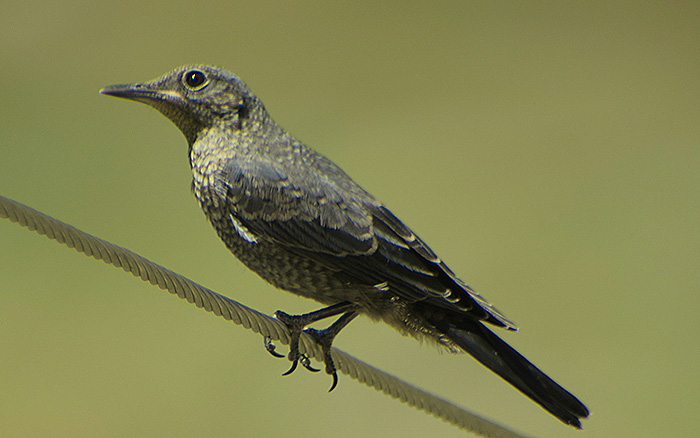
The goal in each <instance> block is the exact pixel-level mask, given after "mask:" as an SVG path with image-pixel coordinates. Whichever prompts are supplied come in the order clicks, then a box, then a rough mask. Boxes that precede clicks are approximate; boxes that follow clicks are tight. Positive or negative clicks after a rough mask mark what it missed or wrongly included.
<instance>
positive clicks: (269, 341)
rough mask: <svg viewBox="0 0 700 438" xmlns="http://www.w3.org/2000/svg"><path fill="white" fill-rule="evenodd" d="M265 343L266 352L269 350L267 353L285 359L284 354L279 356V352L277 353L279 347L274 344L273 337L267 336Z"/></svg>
mask: <svg viewBox="0 0 700 438" xmlns="http://www.w3.org/2000/svg"><path fill="white" fill-rule="evenodd" d="M263 342H264V343H265V350H267V352H268V353H270V354H271V355H272V356H274V357H279V358H282V357H284V354H279V353H278V352H276V351H275V349H276V348H277V346H276V345H275V344H273V343H272V338H271V337H269V336H265V340H264V341H263Z"/></svg>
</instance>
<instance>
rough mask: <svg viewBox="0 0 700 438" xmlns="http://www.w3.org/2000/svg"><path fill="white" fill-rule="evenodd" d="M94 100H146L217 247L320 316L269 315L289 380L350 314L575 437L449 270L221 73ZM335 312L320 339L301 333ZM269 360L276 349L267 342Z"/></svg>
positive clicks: (491, 315)
mask: <svg viewBox="0 0 700 438" xmlns="http://www.w3.org/2000/svg"><path fill="white" fill-rule="evenodd" d="M101 93H102V94H106V95H110V96H116V97H122V98H126V99H131V100H135V101H138V102H142V103H146V104H148V105H151V106H152V107H154V108H156V109H157V110H158V111H160V112H161V113H163V114H164V115H165V116H166V117H167V118H169V119H170V120H171V121H172V122H173V123H174V124H175V125H176V126H177V127H178V128H179V129H180V130H181V131H182V133H183V134H184V135H185V137H186V138H187V142H188V144H189V158H190V166H191V167H192V173H193V183H192V187H193V191H194V194H195V196H196V197H197V199H198V201H199V204H200V206H201V207H202V210H204V213H205V215H206V216H207V218H208V219H209V221H210V222H211V224H212V225H213V226H214V229H215V230H216V232H217V233H218V235H219V237H220V238H221V240H223V241H224V243H225V244H226V246H227V247H228V248H229V250H231V252H233V254H234V255H235V256H236V257H238V258H239V259H240V260H241V261H242V262H243V263H244V264H245V265H246V266H247V267H248V268H250V269H251V270H253V271H254V272H256V273H257V274H258V275H259V276H260V277H262V278H263V279H265V280H266V281H268V282H269V283H271V284H272V285H274V286H276V287H278V288H280V289H283V290H286V291H289V292H292V293H295V294H298V295H301V296H304V297H307V298H311V299H313V300H316V301H318V302H320V303H322V304H324V305H326V306H328V307H325V308H323V309H321V310H319V311H316V312H312V313H308V314H305V315H288V314H286V313H284V312H281V311H278V312H276V314H275V316H276V317H277V318H278V319H279V320H280V321H282V322H283V323H284V324H285V325H286V326H287V327H288V328H289V331H290V337H291V343H290V352H289V355H288V357H289V360H290V361H292V367H291V369H290V370H289V371H288V372H287V373H285V374H288V373H290V372H292V371H293V370H294V369H295V368H296V366H297V364H298V363H301V364H302V365H303V366H305V367H306V368H308V369H311V370H313V368H311V366H310V364H309V359H308V358H307V357H305V356H304V355H302V354H300V352H299V349H298V343H299V336H300V334H301V332H302V331H304V330H305V331H307V332H308V333H310V334H311V335H312V336H314V338H315V339H316V340H317V341H318V343H319V344H320V345H321V347H322V350H323V352H324V358H325V359H324V362H325V368H326V372H327V373H328V374H331V375H332V376H333V378H334V381H333V386H332V387H331V389H333V387H335V384H336V383H337V374H336V370H335V366H334V364H333V359H332V357H331V353H330V348H331V344H332V342H333V339H334V337H335V336H336V335H337V334H338V332H339V331H340V330H341V329H342V328H343V327H345V326H346V325H347V324H348V323H349V322H350V321H351V320H352V319H353V318H355V317H356V316H357V315H358V314H360V313H362V314H366V315H368V316H370V317H371V318H373V319H378V320H382V321H384V322H386V323H388V324H389V325H391V326H393V327H395V328H396V329H398V330H399V331H400V332H401V333H404V334H409V335H412V336H414V337H417V338H427V339H432V340H434V341H435V342H437V343H438V344H441V345H443V346H445V347H446V348H447V349H449V350H450V351H453V352H459V351H465V352H467V353H469V354H471V355H472V356H473V357H474V358H476V359H477V360H478V361H479V362H481V363H482V364H484V365H485V366H487V367H488V368H490V369H491V370H492V371H494V372H495V373H497V374H498V375H500V376H501V377H502V378H504V379H505V380H507V381H508V382H509V383H510V384H512V385H513V386H515V387H516V388H517V389H519V390H520V391H521V392H522V393H524V394H525V395H527V396H528V397H530V398H531V399H532V400H534V401H535V402H537V403H538V404H540V405H541V406H542V407H543V408H544V409H546V410H547V411H549V412H550V413H552V414H553V415H555V416H556V417H557V418H559V419H560V420H561V421H563V422H564V423H566V424H569V425H572V426H574V427H577V428H580V427H581V422H580V419H581V418H585V417H587V416H588V409H587V408H586V406H584V405H583V403H581V402H580V401H579V400H578V399H577V398H576V397H574V396H573V395H572V394H571V393H569V392H568V391H566V390H565V389H564V388H562V387H561V386H559V385H558V384H557V383H556V382H554V381H553V380H552V379H550V378H549V377H548V376H547V375H545V374H544V373H543V372H542V371H540V370H539V369H537V368H536V367H535V366H534V365H533V364H531V363H530V362H529V361H528V360H527V359H525V358H524V357H523V356H521V355H520V354H519V353H518V352H517V351H515V350H514V349H513V348H512V347H510V346H509V345H508V344H506V343H505V342H504V341H503V340H501V339H500V338H499V337H497V336H496V335H495V334H494V333H493V332H491V330H489V329H488V328H487V327H486V325H485V324H489V325H492V326H495V327H502V328H505V329H508V330H515V329H516V328H515V325H514V324H513V323H512V322H511V321H510V320H508V319H507V318H506V317H505V316H504V315H503V314H502V313H501V312H499V311H498V310H496V309H495V308H494V307H493V306H492V305H491V304H489V303H488V302H487V301H486V300H485V299H484V298H483V297H481V296H480V295H479V294H477V293H476V292H475V291H474V290H473V289H472V288H470V287H469V286H468V285H467V284H466V283H464V282H463V281H462V280H461V279H460V278H459V277H457V276H456V275H455V273H454V272H452V270H451V269H450V268H449V267H447V265H446V264H445V263H444V262H443V261H442V260H441V259H440V258H439V257H438V256H437V255H436V254H435V253H434V252H433V251H432V250H431V249H430V247H428V245H426V244H425V242H423V241H422V240H421V239H420V238H419V237H418V236H417V235H416V234H415V233H414V232H413V231H411V230H410V229H409V228H408V227H407V226H406V225H404V223H403V222H401V220H399V219H398V218H397V217H396V216H395V215H394V214H393V213H392V212H391V211H390V210H389V209H388V208H387V207H385V206H384V205H383V204H382V203H381V202H379V201H377V200H376V199H375V198H374V197H373V196H372V195H371V194H369V193H368V192H367V191H365V190H364V189H363V188H362V187H360V186H359V185H358V184H357V183H355V181H353V180H352V179H351V178H350V177H349V176H348V175H347V174H346V173H345V172H343V170H342V169H340V167H338V166H337V165H336V164H334V163H333V162H331V161H330V160H329V159H328V158H326V157H324V156H323V155H321V154H319V153H318V152H316V151H314V150H313V149H311V148H310V147H308V146H307V145H305V144H304V143H302V142H301V141H299V140H297V139H296V138H294V137H293V136H292V135H290V134H289V133H288V132H287V131H285V130H284V129H283V128H282V127H280V126H279V125H278V124H276V123H275V122H274V120H272V118H271V117H270V115H269V114H268V112H267V110H266V109H265V106H264V105H263V103H262V102H261V101H260V99H258V97H257V96H255V95H254V94H253V93H252V92H251V91H250V89H249V88H248V86H247V85H246V84H245V83H243V81H241V80H240V79H239V78H238V77H237V76H235V75H233V74H232V73H229V72H228V71H225V70H222V69H218V68H214V67H209V66H203V65H197V66H185V67H180V68H177V69H175V70H173V71H171V72H169V73H167V74H165V75H164V76H162V77H160V78H158V79H155V80H153V81H150V82H146V83H142V84H133V85H113V86H109V87H107V88H105V89H103V90H102V91H101ZM336 315H341V316H340V317H339V318H338V320H337V321H336V322H334V323H333V324H332V325H331V326H330V327H328V328H327V329H325V330H314V329H310V328H306V326H307V325H309V324H311V323H313V322H315V321H318V320H320V319H324V318H328V317H331V316H336ZM266 347H267V348H268V350H269V351H270V352H271V353H272V354H274V355H278V354H277V353H276V352H275V351H274V348H275V347H274V345H272V343H271V342H269V340H266Z"/></svg>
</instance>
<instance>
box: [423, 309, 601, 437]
mask: <svg viewBox="0 0 700 438" xmlns="http://www.w3.org/2000/svg"><path fill="white" fill-rule="evenodd" d="M445 316H446V315H444V314H442V315H436V314H434V313H433V312H426V314H425V315H424V317H425V318H426V319H427V321H428V322H429V323H430V324H431V325H433V326H434V327H435V328H436V329H438V330H439V331H440V332H441V333H443V334H444V335H445V336H446V337H447V338H449V339H450V340H451V341H452V342H454V343H455V344H457V345H458V346H459V347H460V348H461V349H463V350H464V351H465V352H467V353H469V354H470V355H472V356H473V357H474V358H475V359H476V360H478V361H479V362H481V363H482V364H483V365H485V366H486V367H487V368H489V369H490V370H491V371H493V372H495V373H496V374H498V375H499V376H501V377H502V378H503V379H505V380H506V381H508V382H509V383H510V384H511V385H513V386H514V387H516V388H517V389H518V390H520V391H521V392H522V393H523V394H525V395H527V396H528V397H530V398H531V399H532V400H533V401H535V402H536V403H538V404H539V405H540V406H542V407H543V408H544V409H546V410H547V411H549V412H550V413H551V414H552V415H554V416H555V417H557V418H559V419H560V420H561V421H562V422H564V423H566V424H569V425H571V426H574V427H576V428H578V429H580V428H581V421H580V419H581V418H585V417H587V416H588V414H589V412H588V408H586V406H585V405H584V404H583V403H581V401H579V400H578V399H577V398H576V397H575V396H574V395H573V394H571V393H570V392H568V391H567V390H566V389H564V388H562V387H561V386H560V385H559V384H558V383H556V382H555V381H554V380H552V379H551V378H550V377H549V376H547V375H546V374H545V373H543V372H542V371H540V370H539V369H538V368H537V367H536V366H535V365H533V364H532V363H530V361H528V360H527V359H525V358H524V357H523V356H522V355H521V354H520V353H518V352H517V351H515V349H514V348H513V347H511V346H510V345H508V344H506V343H505V342H504V341H503V340H502V339H501V338H499V337H498V336H496V335H495V334H493V332H491V331H490V330H489V329H488V328H486V327H485V326H484V325H483V324H482V323H481V322H479V321H477V320H474V319H471V318H464V317H462V318H459V320H458V321H455V320H456V319H457V318H449V317H448V318H446V317H445Z"/></svg>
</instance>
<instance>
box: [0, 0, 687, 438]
mask: <svg viewBox="0 0 700 438" xmlns="http://www.w3.org/2000/svg"><path fill="white" fill-rule="evenodd" d="M5 6H6V7H4V8H3V13H2V15H1V16H0V60H1V62H0V78H1V79H2V82H1V83H2V86H1V87H0V99H1V100H0V102H2V105H0V151H1V157H2V159H1V162H0V169H1V172H0V194H2V195H5V196H8V197H11V198H14V199H17V200H19V201H21V202H24V203H27V204H28V205H30V206H32V207H34V208H37V209H39V210H41V211H44V212H46V213H48V214H50V215H52V216H55V217H57V218H59V219H61V220H64V221H66V222H68V223H70V224H72V225H74V226H77V227H78V228H81V229H83V230H85V231H87V232H90V233H92V234H94V235H97V236H99V237H101V238H104V239H107V240H110V241H112V242H115V243H117V244H119V245H121V246H125V247H127V248H130V249H132V250H134V251H136V252H138V253H140V254H141V255H143V256H145V257H148V258H150V259H151V260H154V261H156V262H158V263H160V264H162V265H164V266H167V267H169V268H170V269H173V270H175V271H176V272H179V273H181V274H184V275H186V276H188V277H190V278H192V279H193V280H195V281H198V282H201V283H202V284H204V285H206V286H208V287H211V288H212V289H214V290H216V291H218V292H220V293H223V294H225V295H228V296H230V297H232V298H234V299H236V300H239V301H241V302H243V303H246V304H248V305H250V306H252V307H255V308H257V309H260V310H262V311H264V312H267V313H272V312H274V311H275V310H277V309H285V310H286V311H288V312H304V311H310V310H313V309H315V308H317V307H318V306H317V305H316V304H315V303H313V302H311V301H306V300H303V299H301V298H297V297H294V296H292V295H290V294H286V293H283V292H280V291H276V290H274V289H273V288H272V287H271V286H268V285H267V284H265V283H264V282H263V281H262V280H260V279H258V278H257V277H256V276H255V275H254V274H252V273H250V272H248V271H246V270H245V268H243V267H242V265H240V264H239V263H238V262H237V261H236V260H235V259H234V258H233V256H231V255H230V254H229V253H228V252H227V250H226V249H225V248H224V246H223V245H222V244H221V243H220V242H219V240H218V238H217V237H216V235H215V233H214V232H213V231H212V230H211V229H210V226H209V225H208V223H207V222H206V221H205V219H204V216H203V214H202V213H201V211H200V210H199V208H198V206H197V204H196V202H195V200H194V197H193V196H192V195H191V193H190V188H189V184H190V170H189V167H188V162H187V155H186V143H185V140H184V138H183V137H182V135H181V134H180V133H179V131H178V130H177V129H176V128H175V127H174V126H173V125H172V124H171V123H170V122H169V121H168V120H166V119H165V118H164V117H163V116H161V115H160V114H158V113H157V112H155V111H154V110H152V109H150V108H148V107H146V106H145V105H137V104H135V103H132V102H127V101H118V100H115V99H110V98H107V97H104V96H100V95H99V94H98V91H99V89H100V88H101V87H103V86H105V85H108V84H113V83H123V82H139V81H145V80H148V79H151V78H154V77H156V76H159V75H161V74H162V73H165V72H166V71H168V70H170V69H172V68H174V67H176V66H178V65H181V64H187V63H195V62H197V63H199V62H201V63H208V64H216V65H219V66H222V67H225V68H227V69H229V70H231V71H233V72H235V73H237V74H238V75H240V76H241V77H242V78H243V79H244V80H245V81H247V82H248V84H249V85H250V86H251V88H252V89H253V90H254V91H255V92H256V93H257V94H258V95H259V96H260V97H261V98H262V99H263V101H264V102H265V103H266V105H267V107H268V109H269V110H270V112H271V113H272V115H273V117H274V118H275V119H276V120H277V121H278V122H279V123H280V124H282V125H283V126H285V127H286V128H287V129H289V130H290V131H291V132H292V133H293V134H294V135H296V136H297V137H299V138H300V139H302V140H304V141H306V142H307V143H309V144H310V145H312V146H313V147H314V148H316V149H317V150H320V151H321V152H323V153H324V154H326V155H327V156H329V157H330V158H331V159H333V160H334V161H336V162H337V163H339V164H340V165H341V166H342V167H343V168H344V169H345V170H346V171H347V172H348V173H349V174H351V175H353V177H354V178H355V179H356V180H357V181H358V182H359V183H360V184H362V185H363V186H365V187H366V188H367V189H368V190H370V191H371V192H372V193H374V194H375V195H376V196H377V197H378V198H379V199H381V200H383V201H385V202H386V203H387V204H388V205H389V206H390V207H391V208H392V209H393V210H394V211H395V212H396V213H397V215H399V216H400V217H401V218H402V219H404V220H405V221H406V222H407V223H408V224H409V225H410V226H411V227H412V228H413V229H415V230H416V231H417V232H418V233H419V234H420V235H421V236H422V237H423V238H424V239H425V240H426V241H427V242H428V243H429V244H430V245H431V246H432V247H433V248H434V249H435V250H436V252H438V253H439V254H440V256H441V257H442V258H444V259H445V260H447V262H448V263H449V264H450V265H451V267H452V268H453V269H454V270H455V271H456V272H457V273H458V274H460V275H461V276H462V277H463V278H464V279H465V280H466V281H467V282H468V283H469V284H471V285H472V286H474V287H475V288H476V289H477V290H478V291H481V292H483V294H484V295H485V296H486V297H487V298H488V299H489V300H490V301H492V302H493V303H494V304H495V305H496V306H497V307H499V308H500V309H501V310H503V311H504V312H505V314H506V315H508V316H509V317H511V318H512V319H514V320H515V321H516V322H518V324H519V325H520V328H521V331H520V333H519V334H508V333H501V334H502V335H503V336H504V337H505V339H506V340H507V341H508V342H510V343H512V345H514V346H515V347H516V348H518V349H519V350H520V351H521V352H523V354H525V355H526V356H527V357H528V358H530V359H531V360H532V361H533V362H535V363H536V364H537V365H539V366H541V367H542V368H543V369H544V370H545V371H546V372H547V373H549V374H550V375H551V376H552V377H554V378H555V379H556V380H558V381H559V382H561V383H562V384H563V385H564V386H566V387H567V388H569V389H570V390H571V391H572V392H574V393H575V394H576V395H578V396H579V397H580V398H581V399H582V400H583V401H584V402H586V403H587V404H588V406H589V407H590V408H591V411H592V417H591V418H590V419H589V420H588V421H586V422H585V424H584V431H583V432H576V431H574V430H573V429H569V428H567V427H565V426H564V425H562V424H560V423H559V422H558V421H557V420H555V419H554V418H553V417H551V416H549V415H548V414H547V413H545V412H544V411H543V410H542V409H540V408H539V407H538V406H536V405H535V404H534V403H532V402H531V401H529V400H528V399H527V398H525V397H524V396H522V395H521V394H519V393H518V392H517V391H515V390H514V389H512V388H511V387H510V386H509V385H508V384H506V383H505V382H503V381H501V380H500V379H499V378H498V377H496V376H495V375H493V374H491V373H490V372H488V371H487V370H486V369H485V368H483V367H482V366H480V365H479V364H477V363H476V362H475V361H473V360H471V358H469V357H467V356H453V355H449V354H440V353H439V352H437V351H436V349H435V348H432V347H430V346H426V345H420V344H419V343H417V342H415V341H413V340H411V339H405V338H402V337H401V336H400V335H398V334H397V333H396V332H394V331H393V330H391V329H389V328H387V327H385V326H383V325H380V324H374V323H372V322H370V321H368V320H366V319H362V320H358V321H357V322H355V323H353V324H352V325H351V326H350V328H348V329H347V331H345V332H343V334H342V335H341V336H340V337H339V338H338V340H337V343H336V345H337V346H338V347H340V348H342V349H344V350H346V351H348V352H350V353H352V354H354V355H356V356H358V357H360V358H362V359H364V360H366V361H368V362H370V363H372V364H374V365H376V366H379V367H380V368H382V369H384V370H386V371H388V372H390V373H393V374H396V375H398V376H400V377H402V378H404V379H406V380H408V381H409V382H412V383H414V384H416V385H418V386H420V387H422V388H425V389H427V390H429V391H431V392H433V393H436V394H438V395H440V396H442V397H445V398H447V399H449V400H452V401H454V402H456V403H458V404H460V405H462V406H464V407H466V408H468V409H471V410H474V411H476V412H478V413H480V414H482V415H484V416H487V417H489V418H492V419H494V420H496V421H499V422H501V423H503V424H505V425H508V426H510V427H513V428H515V429H517V430H520V431H522V432H525V433H529V434H531V435H533V436H538V437H564V436H586V437H659V436H697V434H698V433H700V427H699V424H700V420H699V419H698V413H697V412H698V408H700V395H699V392H700V383H699V381H700V378H699V375H698V371H699V370H700V365H699V364H700V343H699V342H698V340H697V333H698V331H699V330H700V323H699V322H698V312H699V311H700V299H699V297H698V291H699V288H700V272H699V271H700V269H699V268H700V266H699V265H700V264H699V263H698V261H699V260H700V176H699V174H698V169H699V168H700V152H699V149H700V25H698V23H700V4H699V3H698V2H695V1H667V2H639V1H635V2H580V3H579V4H575V3H573V2H538V3H519V4H515V2H500V3H495V2H494V3H492V2H461V1H454V2H430V5H428V2H402V3H401V4H400V5H395V6H390V5H389V4H388V2H387V3H381V4H380V3H379V2H364V1H353V2H343V3H336V2H324V1H316V2H284V3H282V2H264V1H263V2H261V1H248V2H231V3H228V4H227V3H224V2H221V3H219V4H216V5H210V4H207V3H206V2H192V1H188V2H172V1H168V2H166V1H151V2H141V1H139V2H114V3H112V2H110V3H102V4H101V3H99V2H88V1H71V0H69V1H64V2H33V1H27V2H13V3H12V4H11V5H9V3H8V5H5ZM0 285H1V286H0V298H1V300H2V305H0V351H1V352H2V360H0V428H1V429H2V434H3V436H10V437H38V436H52V437H62V436H70V437H83V436H84V437H93V436H105V437H108V436H153V437H159V436H273V435H277V436H280V435H284V436H305V437H308V438H315V437H325V436H329V435H331V434H332V435H333V436H337V437H350V436H353V437H354V436H367V435H369V436H386V437H399V436H401V437H404V436H428V435H430V436H441V437H445V438H446V437H459V436H465V434H464V432H462V431H460V430H458V429H456V428H454V427H453V426H450V425H448V424H446V423H443V422H441V421H439V420H436V419H434V418H432V417H430V416H428V415H425V414H423V413H421V412H419V411H416V410H414V409H411V408H408V407H406V406H403V405H401V404H400V403H397V402H396V401H394V400H392V399H390V398H388V397H386V396H384V395H381V394H380V393H378V392H376V391H374V390H371V389H368V388H366V387H364V386H362V385H359V384H357V383H356V382H354V381H352V380H350V379H348V378H347V377H345V378H343V376H341V382H340V385H339V387H338V388H337V389H336V390H335V391H334V392H333V393H332V394H327V393H326V391H327V389H328V386H329V384H330V379H329V378H327V377H326V376H318V375H311V374H310V373H307V372H304V371H297V372H296V373H295V374H294V375H292V376H291V377H285V378H283V377H281V376H280V374H281V373H282V372H283V371H285V370H286V369H287V364H286V363H285V362H283V361H279V360H274V359H272V358H271V357H270V355H269V354H268V353H267V352H265V351H264V349H263V347H262V339H260V337H259V336H257V335H254V334H252V332H248V331H246V330H242V329H240V328H238V327H235V326H233V325H231V324H230V323H227V322H226V321H224V320H223V319H220V318H216V317H214V316H213V315H211V314H208V313H206V312H204V311H202V310H200V309H197V308H195V307H194V306H191V305H187V304H186V303H185V302H183V301H180V300H178V299H176V298H175V297H173V296H170V295H168V294H167V293H164V292H162V291H159V290H158V289H156V288H153V287H152V286H150V285H148V284H145V283H143V282H141V281H138V280H136V279H134V278H133V277H131V276H130V275H126V274H125V273H124V272H122V271H120V270H117V269H114V268H112V267H108V266H106V265H104V264H102V263H97V262H95V261H94V260H91V259H88V258H86V257H85V256H83V255H80V254H77V253H75V252H72V251H68V250H66V249H65V248H64V247H61V246H59V245H57V244H55V243H53V242H49V241H48V240H47V239H45V238H43V237H39V236H37V235H32V234H30V233H28V232H27V231H26V230H24V229H21V228H20V227H18V226H16V225H13V224H11V223H9V222H8V221H2V222H0Z"/></svg>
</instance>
